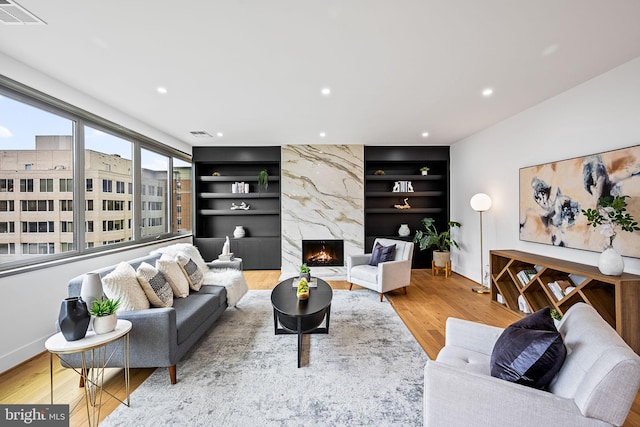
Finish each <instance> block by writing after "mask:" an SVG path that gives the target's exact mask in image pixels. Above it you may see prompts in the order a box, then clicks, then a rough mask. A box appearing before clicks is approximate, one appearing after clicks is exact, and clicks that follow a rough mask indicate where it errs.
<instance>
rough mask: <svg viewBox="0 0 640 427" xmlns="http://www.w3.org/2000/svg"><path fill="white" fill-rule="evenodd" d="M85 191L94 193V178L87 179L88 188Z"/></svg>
mask: <svg viewBox="0 0 640 427" xmlns="http://www.w3.org/2000/svg"><path fill="white" fill-rule="evenodd" d="M85 191H87V192H89V191H93V178H87V188H86V190H85Z"/></svg>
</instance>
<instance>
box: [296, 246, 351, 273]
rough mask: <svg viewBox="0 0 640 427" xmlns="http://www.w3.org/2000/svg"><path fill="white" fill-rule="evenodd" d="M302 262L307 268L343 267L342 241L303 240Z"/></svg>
mask: <svg viewBox="0 0 640 427" xmlns="http://www.w3.org/2000/svg"><path fill="white" fill-rule="evenodd" d="M302 262H303V263H306V264H307V265H308V266H309V267H341V266H343V265H344V240H303V241H302Z"/></svg>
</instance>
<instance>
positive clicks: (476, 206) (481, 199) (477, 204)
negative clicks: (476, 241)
mask: <svg viewBox="0 0 640 427" xmlns="http://www.w3.org/2000/svg"><path fill="white" fill-rule="evenodd" d="M469 203H470V204H471V209H473V210H474V211H476V212H479V213H480V286H476V287H474V288H472V290H473V292H477V293H479V294H486V293H488V292H490V291H491V289H490V288H489V287H487V286H485V284H484V260H483V251H482V212H485V211H488V210H489V208H491V198H490V197H489V196H487V195H486V194H484V193H478V194H476V195H474V196H473V197H472V198H471V200H470V201H469Z"/></svg>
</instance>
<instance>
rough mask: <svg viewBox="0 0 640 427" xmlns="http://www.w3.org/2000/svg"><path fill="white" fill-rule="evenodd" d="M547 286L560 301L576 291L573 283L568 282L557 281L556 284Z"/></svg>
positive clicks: (550, 283)
mask: <svg viewBox="0 0 640 427" xmlns="http://www.w3.org/2000/svg"><path fill="white" fill-rule="evenodd" d="M547 286H548V287H549V290H550V291H551V293H552V294H553V296H554V297H556V299H557V300H558V301H560V300H561V299H562V298H564V296H565V295H567V294H569V293H570V292H571V291H573V290H574V289H575V287H574V286H573V283H571V282H570V281H568V280H556V281H555V282H549V283H547Z"/></svg>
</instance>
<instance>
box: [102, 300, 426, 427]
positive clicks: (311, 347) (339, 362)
mask: <svg viewBox="0 0 640 427" xmlns="http://www.w3.org/2000/svg"><path fill="white" fill-rule="evenodd" d="M270 296H271V291H249V293H247V294H246V295H245V296H244V298H242V300H241V301H240V302H239V303H238V305H237V308H230V309H227V311H226V312H225V313H224V314H223V315H222V316H221V318H220V319H218V321H217V322H216V324H215V325H214V326H213V327H212V328H211V330H210V331H209V333H208V334H206V335H205V336H204V337H203V338H202V339H201V340H200V342H199V343H198V344H196V345H195V346H194V348H193V349H192V350H191V351H190V352H189V353H188V354H187V355H186V356H185V357H184V359H183V360H182V361H181V362H180V363H179V364H178V383H177V384H176V385H173V386H172V385H171V384H170V383H169V374H168V373H167V370H166V369H164V368H163V369H157V370H156V371H155V372H154V373H153V374H152V375H151V376H150V377H149V378H148V379H147V380H146V381H145V382H144V383H143V384H142V385H141V386H140V387H139V388H138V389H137V390H136V391H135V392H134V393H133V394H132V396H131V407H126V406H124V405H120V407H118V408H117V409H116V411H114V412H113V413H112V414H111V415H109V417H107V419H106V420H105V421H104V423H103V424H101V425H102V426H105V427H106V426H156V427H157V426H165V425H172V426H305V427H309V426H358V425H367V426H419V425H422V420H423V418H422V394H423V393H422V392H423V378H424V372H423V370H424V366H425V364H426V362H427V360H428V357H427V355H426V353H425V352H424V351H423V350H422V348H421V347H420V345H419V344H418V343H417V341H416V340H415V338H414V337H413V335H411V332H409V330H408V329H407V327H406V326H405V325H404V323H403V322H402V320H400V318H399V317H398V315H397V314H396V312H395V310H394V309H393V308H392V307H391V305H390V304H389V302H387V301H386V300H385V301H384V302H382V303H381V302H379V300H378V296H377V294H375V293H373V292H369V291H352V292H351V291H346V290H338V291H334V294H333V302H332V304H331V320H330V329H329V334H328V335H325V334H314V335H305V337H304V340H303V348H304V352H303V357H302V362H303V366H302V367H301V368H297V337H296V335H275V334H274V329H273V309H272V306H271V299H270Z"/></svg>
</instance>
